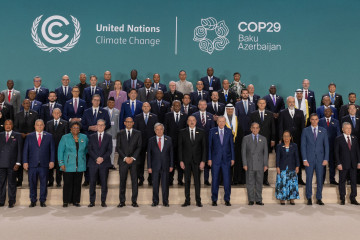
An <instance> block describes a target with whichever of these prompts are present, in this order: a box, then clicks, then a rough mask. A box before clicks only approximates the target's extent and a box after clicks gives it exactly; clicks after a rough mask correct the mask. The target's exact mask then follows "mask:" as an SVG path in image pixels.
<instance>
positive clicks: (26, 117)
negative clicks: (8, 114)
mask: <svg viewBox="0 0 360 240" xmlns="http://www.w3.org/2000/svg"><path fill="white" fill-rule="evenodd" d="M28 118H29V112H25V122H27V119H28Z"/></svg>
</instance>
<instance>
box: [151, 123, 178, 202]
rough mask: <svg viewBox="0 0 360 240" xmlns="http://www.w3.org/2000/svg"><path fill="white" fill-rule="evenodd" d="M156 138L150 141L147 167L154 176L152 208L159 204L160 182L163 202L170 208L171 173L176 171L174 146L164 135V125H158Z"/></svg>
mask: <svg viewBox="0 0 360 240" xmlns="http://www.w3.org/2000/svg"><path fill="white" fill-rule="evenodd" d="M154 130H155V134H156V136H153V137H152V138H150V139H149V144H148V150H147V154H148V155H147V166H148V171H149V173H152V176H153V179H154V181H153V198H152V204H151V206H152V207H156V206H157V205H158V204H159V180H161V191H162V200H163V205H164V206H165V207H169V173H170V172H172V171H173V169H174V160H173V146H172V141H171V138H170V137H168V136H165V135H164V125H163V124H162V123H156V124H155V126H154Z"/></svg>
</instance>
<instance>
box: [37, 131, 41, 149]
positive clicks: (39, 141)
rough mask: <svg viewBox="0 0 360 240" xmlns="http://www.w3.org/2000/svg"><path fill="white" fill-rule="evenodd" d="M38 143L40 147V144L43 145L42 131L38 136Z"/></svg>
mask: <svg viewBox="0 0 360 240" xmlns="http://www.w3.org/2000/svg"><path fill="white" fill-rule="evenodd" d="M38 145H39V147H40V145H41V133H39V137H38Z"/></svg>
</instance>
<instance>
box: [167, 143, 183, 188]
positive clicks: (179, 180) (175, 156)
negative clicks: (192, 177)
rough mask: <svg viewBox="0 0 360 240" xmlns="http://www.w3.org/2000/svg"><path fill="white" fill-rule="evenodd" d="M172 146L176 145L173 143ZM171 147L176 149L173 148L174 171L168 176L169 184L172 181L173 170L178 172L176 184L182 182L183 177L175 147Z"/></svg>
mask: <svg viewBox="0 0 360 240" xmlns="http://www.w3.org/2000/svg"><path fill="white" fill-rule="evenodd" d="M173 144H177V143H173ZM173 146H176V147H174V170H173V171H172V172H171V173H170V174H169V176H170V182H173V181H174V174H175V170H176V171H177V172H178V182H182V180H183V176H184V170H182V168H181V167H180V162H179V160H178V149H177V145H173Z"/></svg>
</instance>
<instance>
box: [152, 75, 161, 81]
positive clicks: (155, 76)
mask: <svg viewBox="0 0 360 240" xmlns="http://www.w3.org/2000/svg"><path fill="white" fill-rule="evenodd" d="M153 80H154V83H159V82H160V75H159V74H157V73H155V74H154V76H153Z"/></svg>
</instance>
